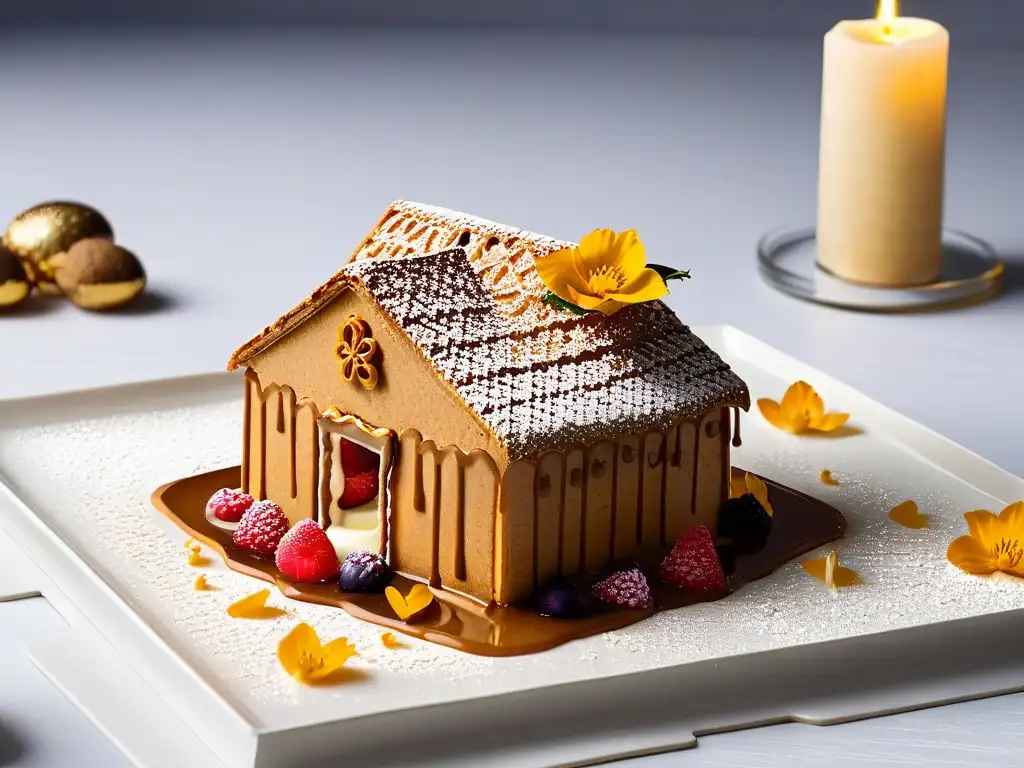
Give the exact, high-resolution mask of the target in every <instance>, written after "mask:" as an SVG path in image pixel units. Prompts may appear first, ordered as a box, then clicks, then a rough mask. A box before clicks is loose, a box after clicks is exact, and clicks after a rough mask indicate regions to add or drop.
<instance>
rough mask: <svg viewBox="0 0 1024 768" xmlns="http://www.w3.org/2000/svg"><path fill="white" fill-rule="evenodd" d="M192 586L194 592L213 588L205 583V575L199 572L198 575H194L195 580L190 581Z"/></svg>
mask: <svg viewBox="0 0 1024 768" xmlns="http://www.w3.org/2000/svg"><path fill="white" fill-rule="evenodd" d="M192 588H193V589H194V590H195V591H196V592H206V591H208V590H211V589H213V586H212V585H211V584H209V583H207V581H206V576H204V575H203V574H201V573H200V574H199V575H198V576H196V580H195V581H194V582H192Z"/></svg>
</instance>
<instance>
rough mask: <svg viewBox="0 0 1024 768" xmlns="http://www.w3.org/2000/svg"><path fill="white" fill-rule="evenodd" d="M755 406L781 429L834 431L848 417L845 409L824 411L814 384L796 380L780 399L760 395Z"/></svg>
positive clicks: (795, 431) (796, 431) (787, 430)
mask: <svg viewBox="0 0 1024 768" xmlns="http://www.w3.org/2000/svg"><path fill="white" fill-rule="evenodd" d="M757 407H758V408H759V409H760V411H761V415H762V416H764V418H765V421H767V422H768V423H769V424H771V425H772V426H774V427H777V428H778V429H781V430H783V431H784V432H789V433H791V434H794V435H798V434H800V433H801V432H833V431H835V430H837V429H839V427H841V426H843V424H845V423H846V421H847V420H848V419H849V418H850V414H848V413H825V404H824V402H822V399H821V396H820V395H818V393H817V392H815V391H814V387H812V386H811V385H810V384H808V383H807V382H806V381H798V382H795V383H794V384H792V385H791V386H790V387H789V389H787V390H786V394H785V395H783V397H782V402H781V403H777V402H775V401H774V400H769V399H767V398H762V399H760V400H758V401H757Z"/></svg>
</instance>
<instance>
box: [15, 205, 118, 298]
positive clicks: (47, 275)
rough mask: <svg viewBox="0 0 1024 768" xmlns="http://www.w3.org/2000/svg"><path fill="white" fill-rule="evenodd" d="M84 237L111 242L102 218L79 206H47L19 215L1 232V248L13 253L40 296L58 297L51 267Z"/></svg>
mask: <svg viewBox="0 0 1024 768" xmlns="http://www.w3.org/2000/svg"><path fill="white" fill-rule="evenodd" d="M87 237H102V238H106V239H108V240H113V239H114V229H113V227H111V226H110V222H108V221H107V220H106V218H104V216H103V214H101V213H100V212H99V211H97V210H96V209H95V208H91V207H90V206H88V205H83V204H82V203H71V202H49V203H41V204H39V205H36V206H33V207H32V208H29V209H28V210H27V211H22V212H21V213H19V214H18V215H17V216H16V217H15V218H14V221H12V222H11V223H10V224H9V225H8V227H7V231H6V232H4V237H3V244H4V245H5V246H6V247H7V248H8V249H9V250H10V251H12V252H13V253H14V254H15V255H17V256H18V258H20V259H21V261H22V264H23V265H24V267H25V270H26V272H27V273H28V276H29V279H30V280H32V281H34V282H35V283H36V285H38V286H39V290H40V292H42V293H46V294H50V295H58V296H59V295H60V289H59V288H58V287H57V286H56V284H55V283H54V280H53V277H54V267H55V262H56V261H58V260H59V259H60V258H61V257H62V256H63V255H64V254H65V253H66V252H67V250H68V248H70V247H71V246H72V245H74V244H75V243H77V242H78V241H79V240H82V239H84V238H87Z"/></svg>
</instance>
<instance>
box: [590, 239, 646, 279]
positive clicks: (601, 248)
mask: <svg viewBox="0 0 1024 768" xmlns="http://www.w3.org/2000/svg"><path fill="white" fill-rule="evenodd" d="M615 240H616V237H615V231H614V230H611V229H595V230H594V231H593V232H591V233H589V234H587V235H584V236H583V239H582V240H580V244H579V246H578V247H577V248H576V253H577V255H578V256H579V259H580V262H581V269H580V272H581V273H582V274H583V275H586V274H587V273H588V272H596V271H597V270H599V269H600V268H601V267H615V266H618V264H619V253H618V251H616V250H615ZM644 263H645V264H646V261H645V262H644Z"/></svg>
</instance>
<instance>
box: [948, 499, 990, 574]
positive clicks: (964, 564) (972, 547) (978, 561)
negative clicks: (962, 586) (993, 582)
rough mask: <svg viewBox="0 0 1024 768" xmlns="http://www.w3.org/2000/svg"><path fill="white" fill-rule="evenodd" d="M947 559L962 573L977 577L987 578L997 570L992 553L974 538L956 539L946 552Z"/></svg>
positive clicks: (963, 537) (962, 537)
mask: <svg viewBox="0 0 1024 768" xmlns="http://www.w3.org/2000/svg"><path fill="white" fill-rule="evenodd" d="M968 514H970V513H968ZM946 559H947V560H949V562H951V563H952V564H953V565H955V566H956V567H957V568H959V569H960V570H961V571H966V572H967V573H972V574H974V575H975V576H987V575H988V574H990V573H995V572H996V570H997V569H996V563H995V559H994V558H993V557H992V553H991V552H989V551H988V550H987V549H985V547H983V546H982V544H981V542H980V541H978V540H977V539H975V538H974V537H973V536H961V537H960V538H958V539H955V540H954V541H953V543H952V544H950V545H949V549H947V550H946Z"/></svg>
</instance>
